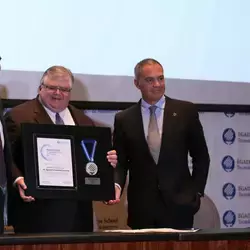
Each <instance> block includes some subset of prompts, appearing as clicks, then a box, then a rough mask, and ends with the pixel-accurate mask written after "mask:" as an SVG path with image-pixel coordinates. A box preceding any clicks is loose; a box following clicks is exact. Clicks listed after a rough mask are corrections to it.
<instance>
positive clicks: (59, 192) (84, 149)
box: [21, 123, 114, 201]
mask: <svg viewBox="0 0 250 250" xmlns="http://www.w3.org/2000/svg"><path fill="white" fill-rule="evenodd" d="M21 135H22V144H23V157H24V164H25V166H24V168H25V182H26V185H27V187H28V188H27V190H26V191H25V193H26V195H31V196H33V197H34V198H40V199H62V198H64V199H79V200H95V201H101V200H110V199H114V179H113V167H112V166H111V165H110V164H109V163H108V161H107V157H106V155H107V152H108V151H109V150H111V129H110V128H104V127H85V126H62V125H60V126H59V125H44V124H30V123H27V124H22V125H21Z"/></svg>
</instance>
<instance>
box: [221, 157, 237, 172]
mask: <svg viewBox="0 0 250 250" xmlns="http://www.w3.org/2000/svg"><path fill="white" fill-rule="evenodd" d="M221 165H222V167H223V169H224V170H225V171H226V172H232V171H233V170H234V166H235V161H234V158H233V157H232V156H230V155H226V156H225V157H224V158H223V159H222V161H221Z"/></svg>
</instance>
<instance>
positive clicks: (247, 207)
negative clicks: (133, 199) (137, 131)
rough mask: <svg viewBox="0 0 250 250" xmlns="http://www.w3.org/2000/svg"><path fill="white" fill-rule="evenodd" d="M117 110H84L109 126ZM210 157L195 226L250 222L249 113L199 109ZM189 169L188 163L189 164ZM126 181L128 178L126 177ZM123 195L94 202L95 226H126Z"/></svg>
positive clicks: (219, 225)
mask: <svg viewBox="0 0 250 250" xmlns="http://www.w3.org/2000/svg"><path fill="white" fill-rule="evenodd" d="M116 112H117V111H98V110H90V111H86V114H87V115H88V116H90V117H92V118H93V119H94V120H95V121H96V122H97V123H98V124H99V125H103V126H110V127H111V128H113V121H114V115H115V113H116ZM200 119H201V122H202V125H203V128H204V132H205V137H206V140H207V144H208V148H209V153H210V157H211V165H210V171H209V175H208V181H207V186H206V190H205V197H204V198H203V199H202V204H201V208H200V210H199V212H198V213H197V214H196V215H195V225H194V226H195V227H199V228H220V227H221V228H229V227H236V228H244V227H249V226H250V185H249V177H248V176H249V171H250V156H249V151H250V128H249V126H248V124H250V113H249V114H248V113H247V114H246V113H244V114H242V113H236V114H234V113H200ZM190 171H192V167H191V164H190ZM128 181H129V180H128ZM126 206H127V199H126V192H124V194H123V197H122V201H121V203H120V204H118V205H114V206H107V205H104V204H103V203H100V202H95V203H94V209H95V213H96V217H97V224H98V228H99V230H102V229H116V228H126V227H127V226H126V219H127V210H126V209H127V207H126ZM142 209H144V208H142Z"/></svg>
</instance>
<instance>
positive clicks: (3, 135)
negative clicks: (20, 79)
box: [0, 101, 16, 234]
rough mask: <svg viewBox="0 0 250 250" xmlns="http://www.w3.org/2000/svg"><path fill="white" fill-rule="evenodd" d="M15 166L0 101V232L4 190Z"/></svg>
mask: <svg viewBox="0 0 250 250" xmlns="http://www.w3.org/2000/svg"><path fill="white" fill-rule="evenodd" d="M15 171H16V167H15V165H14V163H13V161H12V155H11V149H10V143H9V139H8V135H7V131H6V125H5V122H4V119H3V108H2V103H1V101H0V234H2V233H3V232H4V207H5V198H6V190H7V187H8V186H11V185H12V182H11V180H12V172H15Z"/></svg>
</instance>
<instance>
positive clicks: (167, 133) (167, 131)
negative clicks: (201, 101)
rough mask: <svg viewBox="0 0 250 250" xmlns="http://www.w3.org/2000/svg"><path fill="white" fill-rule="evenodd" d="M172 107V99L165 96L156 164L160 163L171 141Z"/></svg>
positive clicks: (173, 124) (173, 118)
mask: <svg viewBox="0 0 250 250" xmlns="http://www.w3.org/2000/svg"><path fill="white" fill-rule="evenodd" d="M174 114H175V112H174V107H173V105H172V100H171V99H170V98H169V97H167V96H166V103H165V108H164V115H163V125H162V136H161V149H160V155H159V160H158V164H159V163H160V161H161V159H162V158H164V155H166V152H168V151H169V150H168V145H169V142H171V141H172V139H171V136H172V131H173V126H175V123H174V120H175V117H174Z"/></svg>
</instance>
